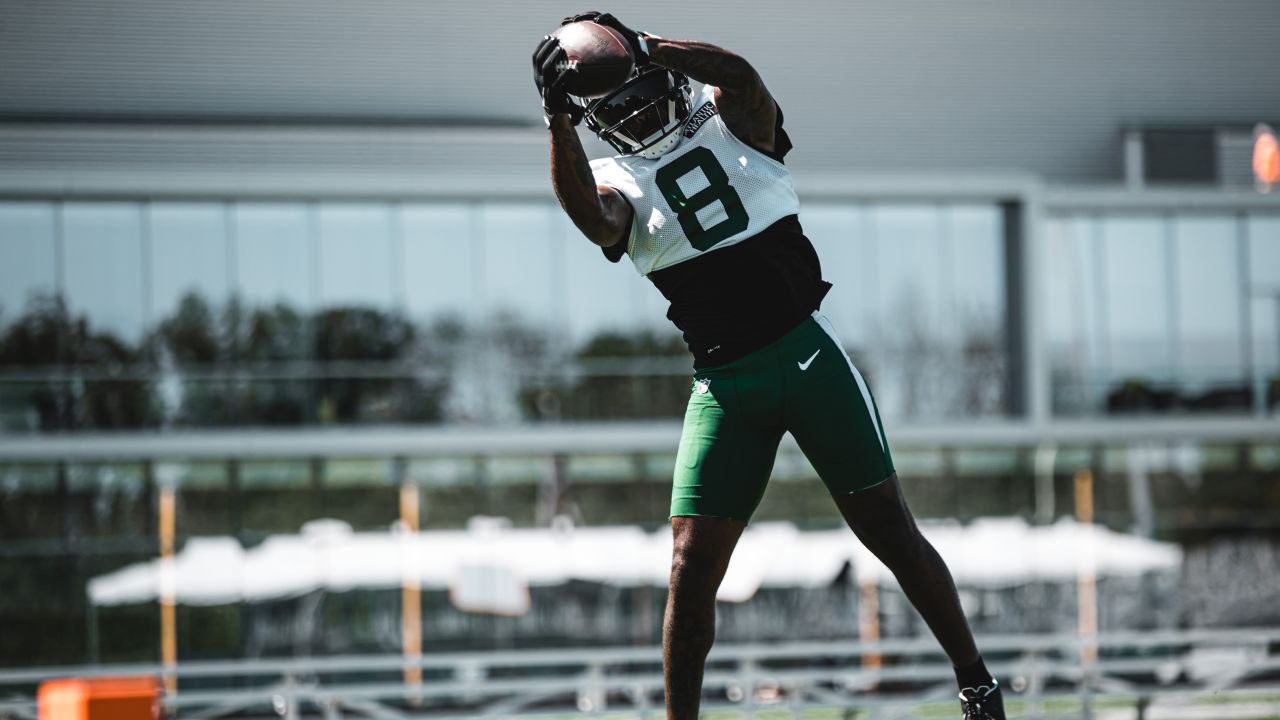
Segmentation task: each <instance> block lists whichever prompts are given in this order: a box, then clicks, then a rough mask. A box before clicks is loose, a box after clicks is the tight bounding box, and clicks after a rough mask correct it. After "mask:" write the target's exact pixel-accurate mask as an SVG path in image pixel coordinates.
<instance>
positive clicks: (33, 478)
mask: <svg viewBox="0 0 1280 720" xmlns="http://www.w3.org/2000/svg"><path fill="white" fill-rule="evenodd" d="M63 512H64V502H63V498H62V495H61V493H60V492H59V490H58V474H57V468H55V467H54V466H53V465H35V464H31V465H28V464H13V465H0V538H3V539H6V540H17V539H33V538H51V537H57V536H58V535H60V534H61V533H62V518H63Z"/></svg>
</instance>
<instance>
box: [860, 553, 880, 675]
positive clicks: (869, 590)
mask: <svg viewBox="0 0 1280 720" xmlns="http://www.w3.org/2000/svg"><path fill="white" fill-rule="evenodd" d="M858 642H860V643H862V644H864V645H869V644H874V643H878V642H880V582H879V581H878V580H877V579H876V578H875V577H869V578H866V579H863V580H859V581H858ZM883 664H884V663H883V658H881V656H880V653H878V652H874V651H871V652H865V653H863V655H862V667H863V669H865V670H871V671H878V670H879V669H880V668H881V667H882V665H883ZM875 685H879V683H874V684H872V685H871V686H872V687H874V686H875Z"/></svg>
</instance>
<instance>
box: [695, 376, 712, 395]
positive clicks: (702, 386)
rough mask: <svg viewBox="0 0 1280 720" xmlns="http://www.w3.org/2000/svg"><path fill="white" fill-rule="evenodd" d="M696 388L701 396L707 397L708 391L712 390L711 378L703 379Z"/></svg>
mask: <svg viewBox="0 0 1280 720" xmlns="http://www.w3.org/2000/svg"><path fill="white" fill-rule="evenodd" d="M694 388H695V389H696V390H697V391H698V394H699V395H706V394H707V391H708V390H710V389H711V378H702V379H700V380H698V382H697V383H696V384H695V385H694Z"/></svg>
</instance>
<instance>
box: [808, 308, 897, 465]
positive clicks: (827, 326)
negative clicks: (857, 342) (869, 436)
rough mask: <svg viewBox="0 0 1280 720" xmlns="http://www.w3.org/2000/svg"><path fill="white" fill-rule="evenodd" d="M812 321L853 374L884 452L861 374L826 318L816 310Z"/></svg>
mask: <svg viewBox="0 0 1280 720" xmlns="http://www.w3.org/2000/svg"><path fill="white" fill-rule="evenodd" d="M813 319H814V320H817V321H818V325H819V326H820V327H821V328H822V329H823V331H825V332H826V333H827V336H828V337H830V338H831V342H833V343H835V344H836V347H838V348H840V354H841V355H844V361H845V362H847V363H849V372H852V373H853V378H854V379H855V380H857V381H858V390H859V391H861V392H862V402H863V403H864V404H865V405H866V406H867V414H868V415H870V416H871V425H872V426H873V427H874V428H875V429H876V439H877V440H879V441H880V450H881V451H883V450H884V428H882V427H880V419H879V418H878V417H876V406H875V404H874V403H872V402H871V391H870V390H868V389H867V381H866V380H863V379H862V373H860V372H858V368H856V367H854V366H853V360H851V359H849V353H847V352H845V350H844V345H841V344H840V338H838V337H836V331H835V329H833V328H832V327H831V323H830V322H829V321H828V320H827V318H826V317H825V316H824V315H823V314H822V313H820V312H818V311H817V310H814V311H813Z"/></svg>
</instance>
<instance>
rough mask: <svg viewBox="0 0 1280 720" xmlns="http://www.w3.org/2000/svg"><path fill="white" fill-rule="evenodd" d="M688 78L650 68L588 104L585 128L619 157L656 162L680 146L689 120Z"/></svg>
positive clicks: (636, 73)
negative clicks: (682, 132) (630, 156)
mask: <svg viewBox="0 0 1280 720" xmlns="http://www.w3.org/2000/svg"><path fill="white" fill-rule="evenodd" d="M690 92H691V91H690V89H689V78H687V77H685V76H684V75H681V74H680V73H678V72H675V71H673V70H668V69H667V68H664V67H660V66H657V65H650V66H648V67H643V68H639V69H637V70H636V71H635V73H634V74H633V75H632V76H631V79H630V80H628V81H626V82H625V83H623V84H622V85H621V86H620V87H619V88H618V89H617V90H614V91H613V92H611V93H609V94H608V95H605V96H604V97H602V98H599V99H597V100H592V101H591V102H589V103H587V106H586V112H585V119H586V121H587V127H588V128H591V131H592V132H594V133H595V134H596V137H599V138H600V139H601V140H603V141H605V142H607V143H609V145H610V146H611V147H613V149H614V150H617V151H618V152H619V153H620V154H622V155H638V156H640V157H643V158H648V159H650V160H656V159H657V158H660V157H662V156H663V154H665V153H667V152H668V151H670V150H671V149H672V148H674V147H675V146H676V145H677V144H679V143H680V128H681V127H682V126H683V125H684V121H685V120H688V119H689V113H690V112H691V108H690V101H689V98H690Z"/></svg>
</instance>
